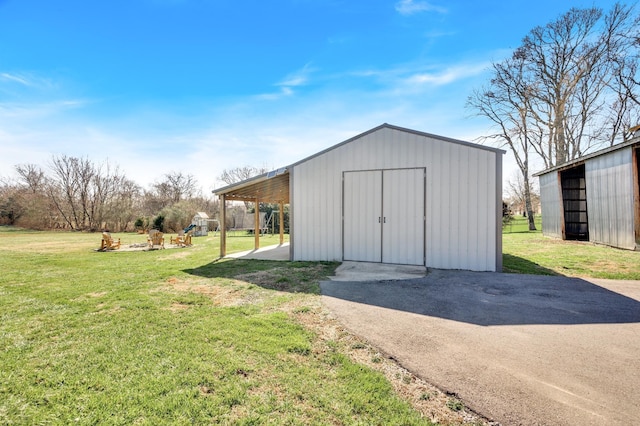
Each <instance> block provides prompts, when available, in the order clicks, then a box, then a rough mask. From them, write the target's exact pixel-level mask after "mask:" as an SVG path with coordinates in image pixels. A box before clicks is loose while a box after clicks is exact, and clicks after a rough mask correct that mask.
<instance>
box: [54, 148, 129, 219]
mask: <svg viewBox="0 0 640 426" xmlns="http://www.w3.org/2000/svg"><path fill="white" fill-rule="evenodd" d="M51 169H52V171H53V176H52V178H51V184H50V185H49V186H48V190H47V193H48V195H49V197H50V199H51V201H52V203H53V205H54V206H55V209H56V210H57V211H58V212H59V213H60V215H61V216H62V218H63V219H64V222H65V223H66V225H67V226H68V227H69V228H71V229H76V230H95V229H98V228H101V227H102V226H103V225H104V223H105V221H106V220H107V219H109V218H108V217H106V215H105V214H106V212H107V210H108V206H109V204H110V203H112V202H113V201H114V200H115V199H116V198H117V196H118V194H119V190H120V187H121V186H122V183H123V182H124V180H125V177H124V175H122V174H121V173H120V171H119V169H118V167H115V168H113V167H111V166H110V165H109V163H108V162H105V163H103V164H101V165H95V164H93V163H92V162H91V161H90V160H89V159H86V158H77V157H68V156H65V155H62V156H59V157H53V159H52V161H51Z"/></svg>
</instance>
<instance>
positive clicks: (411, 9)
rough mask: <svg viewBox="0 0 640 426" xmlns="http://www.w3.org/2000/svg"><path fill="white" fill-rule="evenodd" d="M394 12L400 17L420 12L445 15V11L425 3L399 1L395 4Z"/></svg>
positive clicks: (442, 8)
mask: <svg viewBox="0 0 640 426" xmlns="http://www.w3.org/2000/svg"><path fill="white" fill-rule="evenodd" d="M396 11H397V12H398V13H400V14H401V15H414V14H416V13H421V12H436V13H447V12H448V11H447V9H446V8H444V7H442V6H436V5H434V4H431V3H429V2H426V1H415V0H400V1H399V2H397V3H396Z"/></svg>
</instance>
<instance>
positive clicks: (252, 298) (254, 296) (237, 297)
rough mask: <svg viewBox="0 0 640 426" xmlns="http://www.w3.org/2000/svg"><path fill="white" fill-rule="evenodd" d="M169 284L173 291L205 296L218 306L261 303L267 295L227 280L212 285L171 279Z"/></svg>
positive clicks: (244, 284) (245, 284)
mask: <svg viewBox="0 0 640 426" xmlns="http://www.w3.org/2000/svg"><path fill="white" fill-rule="evenodd" d="M167 282H168V284H169V285H170V288H171V289H172V290H173V291H177V292H191V293H197V294H201V295H204V296H206V297H207V298H209V299H211V301H212V302H213V303H214V304H215V305H216V306H241V305H246V304H250V303H259V302H261V301H262V300H264V297H265V294H260V292H259V291H257V289H252V288H251V287H250V285H247V283H245V282H243V281H240V280H227V282H226V283H225V284H223V285H216V284H212V283H211V282H210V281H209V282H201V281H195V282H194V281H193V280H191V281H189V280H187V281H183V280H179V279H177V278H170V279H169V280H168V281H167ZM250 290H251V291H250Z"/></svg>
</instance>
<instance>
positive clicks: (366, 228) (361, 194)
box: [343, 170, 382, 262]
mask: <svg viewBox="0 0 640 426" xmlns="http://www.w3.org/2000/svg"><path fill="white" fill-rule="evenodd" d="M381 210H382V172H381V171H379V170H376V171H364V172H345V173H344V228H343V238H344V260H356V261H363V262H380V261H381V260H382V252H381V249H382V245H381V240H382V226H381V224H380V220H381Z"/></svg>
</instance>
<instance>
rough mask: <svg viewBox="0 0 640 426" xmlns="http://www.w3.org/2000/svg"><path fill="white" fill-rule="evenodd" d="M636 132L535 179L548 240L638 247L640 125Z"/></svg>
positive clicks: (634, 248)
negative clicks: (620, 141) (615, 143)
mask: <svg viewBox="0 0 640 426" xmlns="http://www.w3.org/2000/svg"><path fill="white" fill-rule="evenodd" d="M634 129H635V131H636V135H635V136H634V137H632V138H631V139H630V140H628V141H626V142H624V143H621V144H618V145H614V146H612V147H609V148H606V149H603V150H600V151H598V152H594V153H593V154H590V155H585V156H583V157H581V158H578V159H576V160H573V161H570V162H568V163H565V164H562V165H561V166H557V167H553V168H550V169H547V170H544V171H541V172H539V173H536V174H535V175H534V176H538V177H539V179H540V201H541V204H542V233H543V234H544V235H545V236H549V237H555V238H561V239H566V240H582V241H591V242H594V243H598V244H605V245H609V246H612V247H618V248H623V249H629V250H638V249H640V173H639V172H638V164H639V163H640V126H637V127H635V128H634ZM631 130H633V129H631Z"/></svg>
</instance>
